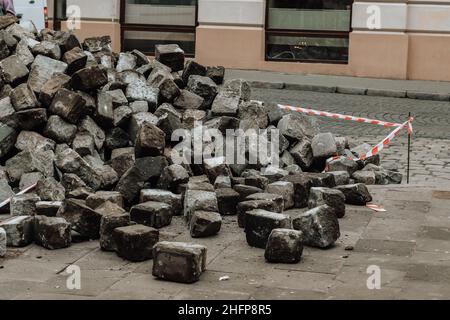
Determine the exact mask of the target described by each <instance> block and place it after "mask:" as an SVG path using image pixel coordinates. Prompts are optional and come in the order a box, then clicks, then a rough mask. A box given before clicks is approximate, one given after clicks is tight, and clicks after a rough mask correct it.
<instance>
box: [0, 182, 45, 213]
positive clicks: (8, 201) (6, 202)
mask: <svg viewBox="0 0 450 320" xmlns="http://www.w3.org/2000/svg"><path fill="white" fill-rule="evenodd" d="M36 186H37V183H35V184H33V185H31V186H29V187H28V188H25V189H23V190H22V191H20V192H19V193H17V194H16V196H20V195H22V194H25V193H28V192H30V191H31V190H33V189H34V188H36ZM12 198H13V197H11V198H8V199H6V200H5V201H3V202H2V203H0V209H1V208H3V207H4V206H6V205H8V204H9V203H10V202H11V200H12Z"/></svg>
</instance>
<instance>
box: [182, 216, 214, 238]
mask: <svg viewBox="0 0 450 320" xmlns="http://www.w3.org/2000/svg"><path fill="white" fill-rule="evenodd" d="M221 227H222V216H221V215H220V214H219V213H217V212H207V211H196V212H194V214H193V216H192V218H191V222H190V227H189V229H190V233H191V237H193V238H206V237H211V236H214V235H216V234H218V233H219V231H220V228H221Z"/></svg>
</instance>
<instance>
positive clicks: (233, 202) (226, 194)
mask: <svg viewBox="0 0 450 320" xmlns="http://www.w3.org/2000/svg"><path fill="white" fill-rule="evenodd" d="M216 196H217V204H218V209H219V213H220V214H221V215H224V216H229V215H235V214H237V205H238V203H239V198H240V195H239V193H237V192H236V191H234V190H233V189H232V188H219V189H217V190H216Z"/></svg>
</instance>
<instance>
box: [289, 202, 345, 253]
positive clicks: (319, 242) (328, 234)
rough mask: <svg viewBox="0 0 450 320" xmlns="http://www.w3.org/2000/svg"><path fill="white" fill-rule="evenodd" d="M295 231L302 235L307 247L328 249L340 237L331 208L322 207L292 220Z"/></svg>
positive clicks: (336, 220)
mask: <svg viewBox="0 0 450 320" xmlns="http://www.w3.org/2000/svg"><path fill="white" fill-rule="evenodd" d="M293 226H294V229H295V230H299V231H301V232H302V233H303V237H304V240H303V243H304V244H305V245H307V246H311V247H318V248H323V249H325V248H329V247H331V246H332V245H333V244H334V243H335V242H336V240H338V239H339V237H340V229H339V221H338V218H337V216H336V214H335V212H334V210H333V208H331V207H329V206H327V205H323V206H320V207H317V208H314V209H312V210H309V211H307V212H305V213H302V214H300V215H298V216H297V217H295V218H294V219H293Z"/></svg>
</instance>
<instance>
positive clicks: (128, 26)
mask: <svg viewBox="0 0 450 320" xmlns="http://www.w3.org/2000/svg"><path fill="white" fill-rule="evenodd" d="M198 1H199V0H196V1H195V26H182V25H181V26H180V25H161V24H140V23H126V22H125V10H126V6H127V3H126V0H120V48H121V51H123V48H124V47H125V46H124V43H125V32H126V31H143V32H173V33H192V34H194V42H196V38H197V32H196V30H197V27H198ZM143 53H144V54H146V55H150V56H153V55H154V52H143ZM185 55H186V57H188V58H194V57H195V51H194V54H190V53H186V54H185Z"/></svg>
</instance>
